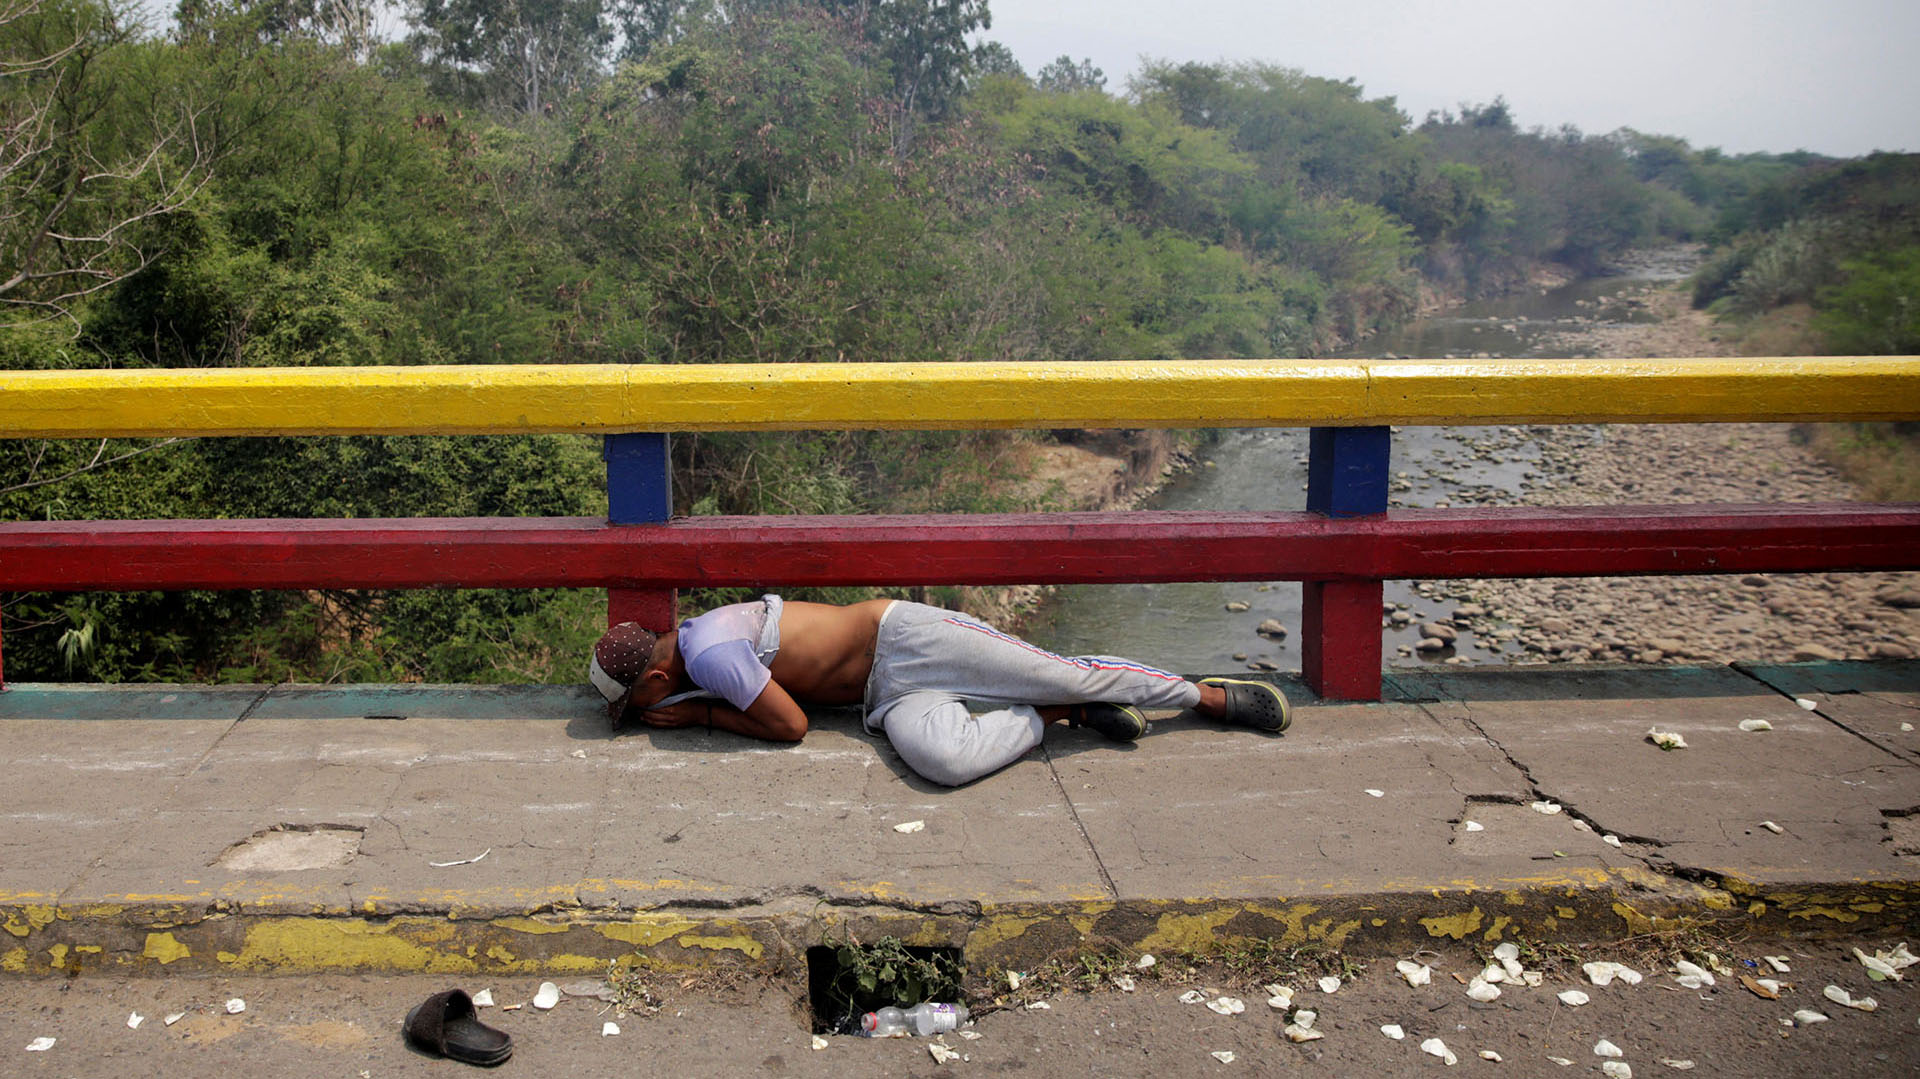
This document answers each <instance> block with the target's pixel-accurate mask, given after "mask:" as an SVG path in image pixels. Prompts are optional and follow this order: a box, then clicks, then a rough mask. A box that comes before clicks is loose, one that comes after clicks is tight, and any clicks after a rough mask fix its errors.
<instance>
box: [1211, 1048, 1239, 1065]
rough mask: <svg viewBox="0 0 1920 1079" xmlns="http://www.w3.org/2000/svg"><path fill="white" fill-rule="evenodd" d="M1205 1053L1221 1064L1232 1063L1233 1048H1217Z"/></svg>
mask: <svg viewBox="0 0 1920 1079" xmlns="http://www.w3.org/2000/svg"><path fill="white" fill-rule="evenodd" d="M1207 1055H1208V1056H1210V1057H1212V1058H1213V1059H1215V1060H1217V1061H1219V1062H1220V1063H1222V1064H1231V1063H1233V1050H1231V1049H1221V1050H1218V1051H1217V1052H1212V1053H1208V1054H1207Z"/></svg>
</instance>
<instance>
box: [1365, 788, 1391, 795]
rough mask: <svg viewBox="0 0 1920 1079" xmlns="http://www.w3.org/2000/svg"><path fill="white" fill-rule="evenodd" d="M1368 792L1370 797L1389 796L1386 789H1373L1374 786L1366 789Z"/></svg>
mask: <svg viewBox="0 0 1920 1079" xmlns="http://www.w3.org/2000/svg"><path fill="white" fill-rule="evenodd" d="M1366 794H1367V796H1368V797H1370V798H1385V797H1386V796H1387V792H1386V791H1382V790H1375V789H1373V788H1372V787H1368V788H1367V789H1366Z"/></svg>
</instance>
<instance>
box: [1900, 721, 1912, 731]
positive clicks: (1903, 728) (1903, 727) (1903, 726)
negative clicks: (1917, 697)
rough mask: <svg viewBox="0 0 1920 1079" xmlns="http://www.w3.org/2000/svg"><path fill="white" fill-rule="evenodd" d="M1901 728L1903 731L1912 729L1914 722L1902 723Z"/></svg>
mask: <svg viewBox="0 0 1920 1079" xmlns="http://www.w3.org/2000/svg"><path fill="white" fill-rule="evenodd" d="M1900 729H1901V730H1903V731H1910V730H1912V729H1913V724H1911V723H1902V724H1900Z"/></svg>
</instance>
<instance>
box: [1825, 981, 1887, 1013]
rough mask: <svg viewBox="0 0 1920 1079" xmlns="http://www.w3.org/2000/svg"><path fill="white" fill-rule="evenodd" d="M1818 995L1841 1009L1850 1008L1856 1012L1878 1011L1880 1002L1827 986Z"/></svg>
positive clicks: (1836, 987) (1835, 986)
mask: <svg viewBox="0 0 1920 1079" xmlns="http://www.w3.org/2000/svg"><path fill="white" fill-rule="evenodd" d="M1820 995H1821V996H1824V997H1826V998H1827V999H1828V1000H1831V1001H1833V1002H1834V1003H1835V1004H1838V1005H1840V1006H1841V1007H1842V1008H1852V1009H1853V1010H1854V1011H1857V1012H1871V1011H1878V1010H1879V1008H1880V1002H1879V1001H1876V1000H1874V999H1873V998H1872V997H1856V996H1854V995H1853V994H1851V993H1849V992H1847V991H1846V990H1845V989H1842V988H1840V987H1839V986H1837V985H1829V986H1827V987H1826V988H1825V989H1822V990H1821V991H1820Z"/></svg>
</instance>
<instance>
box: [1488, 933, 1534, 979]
mask: <svg viewBox="0 0 1920 1079" xmlns="http://www.w3.org/2000/svg"><path fill="white" fill-rule="evenodd" d="M1493 957H1494V958H1495V959H1497V960H1499V962H1500V969H1501V970H1503V971H1505V972H1506V975H1507V980H1508V981H1510V982H1512V981H1520V980H1523V979H1524V978H1525V976H1526V973H1527V972H1526V968H1524V967H1522V966H1521V965H1520V946H1519V945H1518V944H1515V943H1513V942H1512V941H1508V942H1506V943H1505V944H1502V945H1500V946H1498V947H1496V948H1494V950H1493Z"/></svg>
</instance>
